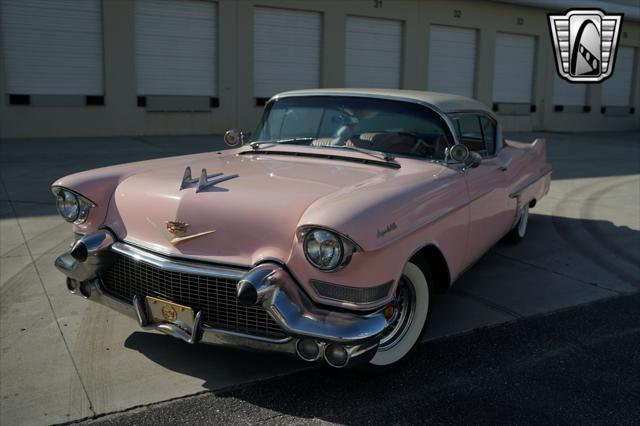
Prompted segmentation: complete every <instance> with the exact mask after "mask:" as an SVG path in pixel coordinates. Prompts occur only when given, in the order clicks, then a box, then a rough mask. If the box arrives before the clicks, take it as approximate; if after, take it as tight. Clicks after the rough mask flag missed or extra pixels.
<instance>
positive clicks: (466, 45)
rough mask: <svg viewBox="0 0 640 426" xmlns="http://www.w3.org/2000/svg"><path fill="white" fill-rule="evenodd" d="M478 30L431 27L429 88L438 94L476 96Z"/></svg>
mask: <svg viewBox="0 0 640 426" xmlns="http://www.w3.org/2000/svg"><path fill="white" fill-rule="evenodd" d="M476 34H477V32H476V30H470V29H466V28H456V27H445V26H441V25H432V26H431V34H430V36H429V75H428V81H427V87H428V88H429V90H432V91H435V92H445V93H453V94H456V95H462V96H469V97H473V95H474V92H475V90H474V81H475V76H476Z"/></svg>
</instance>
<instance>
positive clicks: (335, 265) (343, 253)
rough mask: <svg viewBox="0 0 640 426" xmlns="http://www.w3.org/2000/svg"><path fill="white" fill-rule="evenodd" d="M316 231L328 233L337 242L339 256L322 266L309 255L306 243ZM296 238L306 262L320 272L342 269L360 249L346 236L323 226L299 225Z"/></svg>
mask: <svg viewBox="0 0 640 426" xmlns="http://www.w3.org/2000/svg"><path fill="white" fill-rule="evenodd" d="M316 231H318V232H325V233H328V234H330V235H331V236H333V237H334V238H335V239H336V241H337V242H338V244H339V247H340V257H339V259H338V260H337V261H336V262H332V263H331V264H330V265H329V266H323V265H321V264H318V263H316V262H315V261H314V260H313V259H312V258H311V256H310V255H309V251H308V243H309V240H310V238H311V237H313V235H314V234H315V232H316ZM298 240H299V241H300V242H301V243H302V252H303V253H304V257H305V258H306V259H307V262H309V264H310V265H311V266H313V267H314V268H316V269H318V270H320V271H322V272H337V271H340V270H342V269H343V268H344V267H346V266H347V265H348V264H349V263H350V262H351V257H352V256H353V254H354V253H355V252H358V251H362V248H361V247H360V246H359V245H358V244H356V243H355V242H354V241H353V240H352V239H351V238H349V237H348V236H346V235H344V234H341V233H340V232H337V231H335V230H333V229H330V228H327V227H324V226H316V225H305V226H302V227H300V228H299V229H298Z"/></svg>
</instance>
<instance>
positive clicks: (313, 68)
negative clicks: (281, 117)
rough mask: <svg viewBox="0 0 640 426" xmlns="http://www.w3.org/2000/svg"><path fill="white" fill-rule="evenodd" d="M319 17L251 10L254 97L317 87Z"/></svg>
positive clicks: (280, 10)
mask: <svg viewBox="0 0 640 426" xmlns="http://www.w3.org/2000/svg"><path fill="white" fill-rule="evenodd" d="M321 26H322V15H321V14H320V13H317V12H303V11H293V10H286V9H275V8H264V7H256V8H254V31H253V83H254V96H255V97H256V98H269V97H271V96H273V95H275V94H276V93H278V92H282V91H285V90H292V89H305V88H314V87H319V86H320V51H321V34H322V31H321Z"/></svg>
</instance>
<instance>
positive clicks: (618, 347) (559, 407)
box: [88, 294, 640, 426]
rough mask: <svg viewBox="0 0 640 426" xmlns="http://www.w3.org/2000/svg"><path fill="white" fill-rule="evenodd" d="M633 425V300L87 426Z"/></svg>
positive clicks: (637, 390)
mask: <svg viewBox="0 0 640 426" xmlns="http://www.w3.org/2000/svg"><path fill="white" fill-rule="evenodd" d="M325 422H326V423H331V424H333V423H335V424H349V425H357V424H376V425H379V424H417V423H430V424H638V423H639V422H640V295H639V294H635V295H632V296H621V297H617V298H613V299H608V300H606V301H599V302H594V303H592V304H588V305H584V306H581V307H579V308H573V309H568V310H565V311H562V312H559V313H555V314H551V315H546V316H538V317H532V318H528V319H525V320H521V321H517V322H514V323H510V324H506V325H499V326H495V327H491V328H485V329H481V330H477V331H475V332H473V333H469V334H465V335H461V336H456V337H449V338H441V339H437V340H434V341H431V342H427V343H422V344H421V345H420V346H419V347H418V348H417V349H416V350H415V351H414V352H413V353H412V354H411V355H410V356H409V358H408V359H407V360H406V361H405V362H402V363H400V364H399V365H397V366H394V367H393V368H389V369H387V370H384V371H381V372H375V373H371V372H367V371H364V372H363V371H340V370H330V369H328V368H320V369H315V370H312V371H304V372H300V373H296V374H292V375H289V376H286V377H281V378H278V379H273V380H267V381H262V382H259V383H255V384H251V385H247V386H243V387H240V388H238V389H231V390H224V391H219V392H215V393H205V394H202V395H198V396H194V397H189V398H183V399H179V400H176V401H172V402H166V403H162V404H157V405H152V406H148V407H144V408H140V409H137V410H132V411H131V412H126V413H120V414H116V415H111V416H106V417H104V418H99V419H96V420H94V421H91V422H88V424H91V425H101V426H107V425H121V424H129V425H158V424H171V425H179V424H184V425H194V424H216V425H220V424H257V423H260V424H268V425H277V424H310V423H312V424H317V423H325Z"/></svg>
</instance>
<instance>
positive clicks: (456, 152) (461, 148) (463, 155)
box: [447, 143, 469, 163]
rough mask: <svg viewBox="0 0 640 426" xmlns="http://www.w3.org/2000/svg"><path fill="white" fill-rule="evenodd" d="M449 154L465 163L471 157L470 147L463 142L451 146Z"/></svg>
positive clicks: (455, 159) (459, 161) (453, 158)
mask: <svg viewBox="0 0 640 426" xmlns="http://www.w3.org/2000/svg"><path fill="white" fill-rule="evenodd" d="M447 154H448V155H449V157H451V159H452V160H454V161H457V162H458V163H464V162H465V161H466V160H467V158H469V148H467V147H466V146H465V145H463V144H461V143H457V144H455V145H454V146H452V147H451V148H448V152H447Z"/></svg>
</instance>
